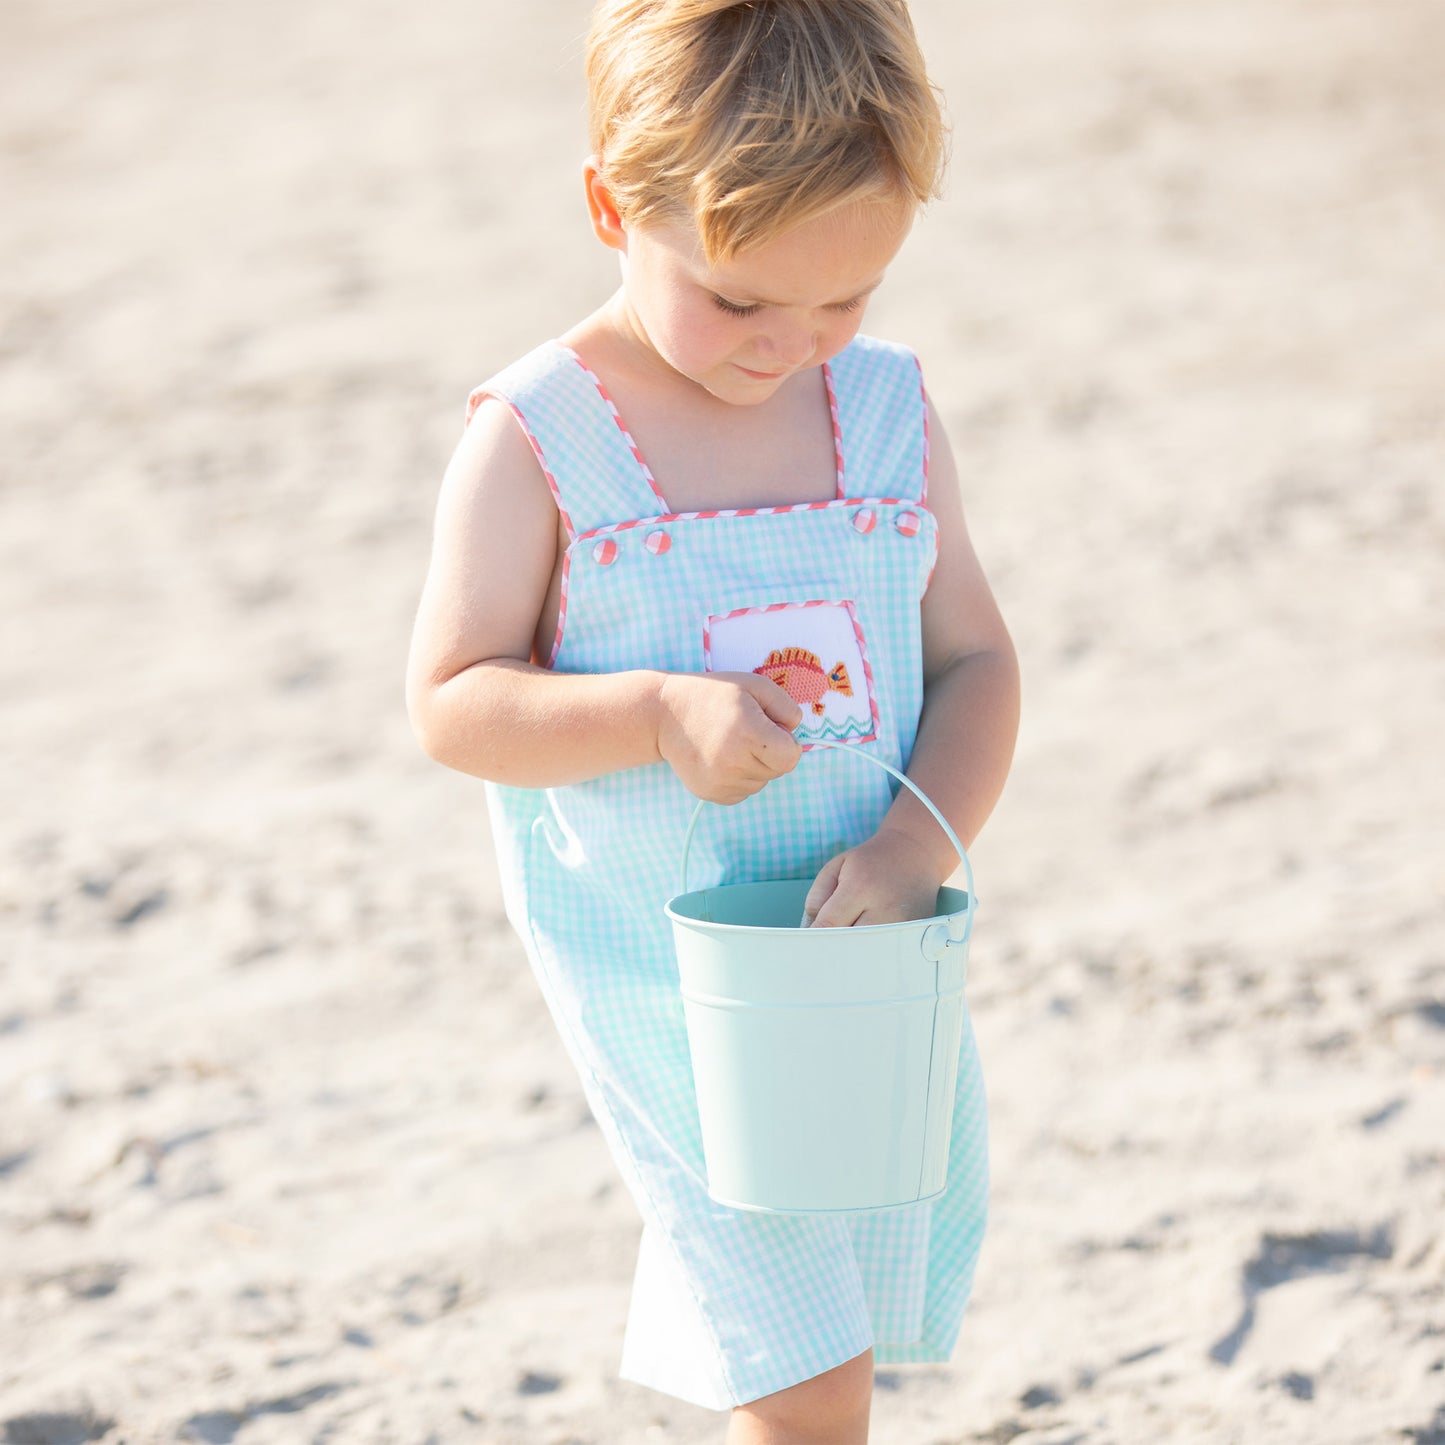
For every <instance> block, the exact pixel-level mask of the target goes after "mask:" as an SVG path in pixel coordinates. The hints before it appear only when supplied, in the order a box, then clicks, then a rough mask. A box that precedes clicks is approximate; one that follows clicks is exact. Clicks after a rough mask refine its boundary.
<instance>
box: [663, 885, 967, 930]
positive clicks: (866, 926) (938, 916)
mask: <svg viewBox="0 0 1445 1445" xmlns="http://www.w3.org/2000/svg"><path fill="white" fill-rule="evenodd" d="M811 881H812V880H811V879H808V878H769V879H765V880H762V882H761V883H716V884H714V885H713V886H712V887H710V888H691V889H689V890H688V891H687V892H686V893H677V894H674V895H673V896H672V897H671V898H669V899H668V900H667V902H666V903H665V904H664V905H663V912H664V913H666V914H667V916H668V918H670V919H671V920H672V921H673V922H674V923H681V924H684V925H692V926H693V927H699V928H710V929H716V930H718V931H719V932H726V933H786V934H790V935H791V934H795V933H811V932H813V930H812V929H810V928H802V927H800V926H799V925H797V924H767V923H714V922H712V921H710V920H708V919H702V918H693V917H692V916H691V915H689V914H686V913H679V912H677V910H676V909H674V907H673V904H674V903H680V902H681V901H682V900H683V899H684V898H697V897H700V896H702V895H703V894H707V893H717V892H719V891H721V890H722V889H725V888H756V887H760V886H766V885H767V884H769V883H810V882H811ZM950 886H951V885H949V884H947V883H945V884H943V885H941V887H940V892H941V891H942V889H943V888H948V887H950ZM952 891H953V892H955V893H961V894H963V896H964V899H965V900H966V901H965V903H964V906H963V907H962V908H956V909H955V910H954V911H953V912H952V913H931V914H929V915H928V917H927V918H905V919H902V920H901V921H899V922H897V923H854V924H850V925H849V927H848V928H847V930H846V931H847V932H848V933H882V932H883V931H884V930H885V929H891V928H918V927H923V926H927V925H929V924H933V923H947V922H948V921H949V919H951V918H969V917H971V916H972V915H973V913H974V912H975V911H976V910H977V908H978V899H977V898H975V897H974V895H973V893H972V892H971V891H970V890H969V889H967V888H954V889H953V890H952ZM834 931H835V930H833V929H830V928H826V927H825V928H820V929H818V930H817V932H819V933H831V932H834ZM838 931H842V930H838Z"/></svg>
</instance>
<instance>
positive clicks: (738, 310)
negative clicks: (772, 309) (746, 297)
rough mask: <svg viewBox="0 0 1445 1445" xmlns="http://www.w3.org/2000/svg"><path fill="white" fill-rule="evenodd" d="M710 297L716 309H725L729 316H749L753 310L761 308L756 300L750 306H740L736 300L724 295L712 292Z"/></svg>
mask: <svg viewBox="0 0 1445 1445" xmlns="http://www.w3.org/2000/svg"><path fill="white" fill-rule="evenodd" d="M712 299H713V304H714V305H715V306H716V307H717V308H718V310H720V311H726V312H727V314H728V315H729V316H751V315H752V314H753V312H754V311H760V310H762V306H761V305H760V303H758V302H756V301H754V302H753V303H752V305H750V306H740V305H739V304H738V303H737V302H736V301H729V300H728V299H727V298H726V297H725V296H718V295H716V294H714V296H713V298H712Z"/></svg>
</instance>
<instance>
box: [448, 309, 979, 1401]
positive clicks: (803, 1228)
mask: <svg viewBox="0 0 1445 1445" xmlns="http://www.w3.org/2000/svg"><path fill="white" fill-rule="evenodd" d="M827 380H828V383H829V391H830V397H831V398H832V400H833V403H834V406H835V410H836V420H837V435H838V441H839V493H838V496H837V498H835V499H834V500H833V501H830V502H826V503H819V504H813V505H805V506H800V507H784V508H777V509H762V510H752V511H746V512H720V513H710V512H704V513H692V514H678V513H675V512H672V511H671V510H670V509H669V507H668V505H667V502H666V500H665V496H666V490H667V487H666V478H661V479H655V478H653V476H652V475H651V473H650V472H649V471H648V469H647V464H646V462H645V460H644V459H643V457H642V455H641V453H640V452H639V450H638V448H637V446H636V444H635V442H634V441H633V439H632V437H631V436H630V435H629V434H628V433H627V431H626V427H625V423H624V421H623V419H622V418H621V417H619V416H618V415H617V411H616V408H615V407H614V406H613V405H612V403H611V401H610V399H609V398H608V397H607V396H606V394H605V392H604V391H603V389H602V387H601V385H600V383H599V382H598V380H597V378H596V377H595V376H593V375H592V374H591V373H590V372H589V371H588V370H587V369H586V368H585V367H584V366H583V364H582V363H581V361H580V360H579V359H578V358H577V356H576V355H575V354H574V353H573V352H571V351H570V350H568V349H567V348H566V347H565V346H563V345H561V344H560V343H558V342H549V343H547V344H545V345H543V346H541V347H539V348H538V349H537V350H536V351H534V352H532V353H531V354H530V355H528V356H526V357H524V358H522V360H521V361H519V362H517V363H516V364H515V365H514V366H512V367H509V368H508V369H507V370H506V371H504V372H502V373H501V374H500V375H499V376H497V377H495V378H494V379H493V380H491V381H490V382H488V383H486V384H485V385H484V386H482V387H479V388H477V390H476V391H475V392H474V393H473V394H472V397H471V399H470V406H469V411H468V415H469V416H470V415H471V413H472V412H473V411H475V409H476V407H477V406H478V405H479V404H480V403H481V401H482V400H483V399H485V398H486V397H489V396H490V397H495V398H497V399H499V400H501V401H503V402H505V403H506V404H507V405H508V406H509V407H510V408H511V409H512V411H513V413H514V414H515V415H516V417H517V418H518V420H519V422H520V423H521V424H522V426H523V427H524V428H525V430H526V431H527V434H528V436H529V438H530V439H531V442H532V445H533V448H534V450H535V452H536V454H537V457H538V459H539V461H540V462H541V464H542V466H543V469H544V471H545V472H546V474H547V477H548V483H549V485H550V486H551V487H552V489H553V493H554V496H555V497H556V499H557V502H558V506H559V508H561V510H562V513H563V517H564V519H565V521H566V523H567V526H568V531H569V533H570V536H571V542H570V544H569V546H568V549H567V556H566V577H565V606H564V613H563V617H562V620H561V623H560V625H559V629H558V638H557V644H556V648H555V651H554V656H553V659H552V665H553V667H554V668H555V669H556V670H557V671H560V672H579V673H580V672H586V673H596V672H609V671H620V670H624V669H628V668H635V667H648V668H658V669H662V670H667V671H696V672H700V671H703V670H704V669H705V666H706V660H705V656H704V631H705V626H706V623H707V619H708V618H709V617H718V616H724V615H727V614H731V613H734V612H737V611H739V610H740V609H745V608H746V609H751V608H759V609H761V608H769V607H775V606H776V605H777V604H780V603H786V604H800V603H805V602H809V601H813V600H816V599H820V598H827V599H847V600H848V601H850V602H851V603H852V604H853V607H854V609H855V613H856V618H857V624H858V627H859V629H860V631H861V633H862V636H863V639H864V640H865V642H866V646H867V649H868V656H869V659H870V661H871V666H872V671H873V674H874V677H873V681H874V686H875V688H876V696H877V701H878V712H879V717H878V737H877V740H876V741H874V742H866V743H858V744H854V746H861V747H866V748H868V749H869V750H871V751H873V752H874V753H876V755H877V756H878V757H880V758H881V759H882V760H883V761H885V762H887V763H890V764H892V765H893V766H894V767H898V768H906V766H907V761H908V755H909V753H910V751H911V749H912V745H913V740H914V735H915V731H916V727H917V721H918V716H919V711H920V708H921V706H922V657H921V641H920V624H919V602H920V599H921V598H922V596H923V592H924V589H925V588H926V586H927V582H928V578H929V577H930V575H931V574H932V570H933V563H934V560H935V556H936V549H937V533H936V526H935V523H934V520H933V518H932V516H931V514H930V513H929V512H928V510H927V508H926V488H927V445H928V442H927V427H926V420H925V416H926V403H925V398H924V394H923V387H922V382H921V379H920V375H919V370H918V366H917V362H916V361H915V359H914V357H913V355H912V353H910V352H908V351H907V350H905V349H903V348H901V347H897V346H894V345H891V344H888V343H884V342H880V341H876V340H872V339H869V338H863V337H860V338H858V339H857V340H855V341H854V342H853V343H852V345H851V346H849V347H848V348H847V349H846V350H845V351H844V352H842V353H841V354H840V355H839V356H837V357H836V358H834V360H833V362H832V364H831V366H830V367H829V369H828V373H827ZM659 534H660V535H661V537H664V538H665V539H666V540H665V541H661V540H649V539H657V538H658V537H659ZM604 544H611V545H604ZM847 752H848V749H846V748H841V749H819V750H816V751H810V752H808V753H807V754H806V755H805V756H804V758H803V760H802V762H801V763H800V765H799V766H798V768H797V769H796V770H795V771H793V772H792V773H790V774H788V775H787V776H785V777H782V778H779V779H777V780H775V781H774V782H772V783H770V784H769V785H768V786H767V787H766V788H765V789H764V790H763V791H762V792H761V793H759V794H758V795H757V796H755V797H753V798H750V799H748V800H747V801H746V802H744V803H741V804H739V805H737V806H736V807H733V808H727V809H722V808H718V809H711V810H709V812H708V814H707V815H706V816H705V817H704V819H703V822H702V826H700V827H699V829H698V832H697V835H696V837H695V838H694V842H693V846H692V851H691V855H690V859H689V879H688V886H689V887H692V888H701V887H707V886H711V885H714V884H717V883H721V882H729V883H741V882H749V881H754V880H761V879H769V878H801V877H808V876H811V875H812V874H813V873H814V872H815V871H816V870H817V869H818V868H819V867H821V865H822V864H823V863H824V862H826V861H827V859H828V858H829V857H831V856H832V855H833V854H834V853H836V852H838V851H839V850H841V849H842V848H845V847H850V846H853V845H855V844H857V843H858V842H861V841H862V840H863V839H864V838H866V837H867V836H868V835H869V834H870V833H871V832H872V831H873V829H874V828H875V827H876V826H877V824H878V822H879V821H880V819H881V818H882V816H883V814H884V812H885V811H886V810H887V808H888V806H889V804H890V803H891V801H892V796H893V790H892V785H891V783H890V780H889V779H888V778H887V776H886V775H885V774H884V773H883V772H882V771H881V770H880V769H877V768H872V767H865V766H860V764H859V762H858V761H857V760H855V759H853V758H851V757H849V756H847ZM487 796H488V802H489V806H490V811H491V815H492V821H493V830H494V833H495V835H496V842H497V855H498V860H499V864H500V867H501V872H502V882H503V890H504V896H505V899H506V903H507V911H508V916H509V917H510V919H511V921H512V923H513V925H514V926H515V927H516V929H517V931H518V933H519V934H520V936H521V937H522V939H523V941H524V943H525V944H526V947H527V951H528V955H529V957H530V959H531V962H532V965H533V967H534V969H535V972H536V975H537V978H538V981H539V984H540V986H541V989H542V992H543V995H544V997H545V999H546V1002H547V1005H548V1007H549V1009H550V1010H551V1013H552V1015H553V1018H554V1020H555V1021H556V1024H557V1027H558V1029H559V1031H560V1033H561V1036H562V1039H563V1041H564V1043H565V1045H566V1047H567V1049H568V1052H569V1054H570V1056H571V1058H572V1060H573V1062H574V1064H575V1065H576V1067H577V1070H578V1073H579V1076H580V1078H581V1081H582V1084H583V1087H584V1089H585V1091H586V1094H587V1098H588V1102H589V1104H590V1105H591V1108H592V1110H593V1112H594V1113H595V1115H596V1117H597V1120H598V1123H599V1125H600V1126H601V1128H602V1130H603V1133H604V1137H605V1138H606V1140H607V1143H608V1145H609V1147H610V1149H611V1151H612V1154H613V1156H614V1158H615V1160H616V1162H617V1166H618V1168H619V1170H620V1172H621V1174H622V1176H623V1178H624V1180H625V1182H626V1184H627V1186H628V1188H629V1189H630V1191H631V1193H632V1195H633V1197H634V1199H635V1200H636V1202H637V1206H638V1208H639V1210H640V1212H641V1214H642V1219H643V1226H644V1227H643V1237H642V1247H641V1251H640V1254H639V1258H638V1268H637V1277H636V1282H635V1287H634V1292H633V1300H632V1308H631V1312H630V1314H629V1318H628V1324H627V1334H626V1339H625V1342H624V1347H623V1359H622V1368H621V1373H622V1374H623V1376H624V1377H625V1378H628V1379H632V1380H636V1381H639V1382H641V1383H643V1384H646V1385H649V1386H651V1387H653V1388H655V1389H658V1390H661V1391H664V1392H666V1393H668V1394H672V1395H675V1396H678V1397H679V1398H682V1399H685V1400H690V1401H692V1402H694V1403H696V1404H699V1405H703V1406H705V1407H708V1408H711V1409H717V1410H723V1409H727V1408H729V1407H730V1406H733V1405H738V1404H743V1403H746V1402H747V1401H749V1400H754V1399H757V1398H759V1397H760V1396H763V1395H767V1394H771V1393H773V1392H774V1391H777V1390H781V1389H784V1388H785V1387H787V1386H789V1385H793V1384H796V1383H798V1382H799V1381H801V1380H805V1379H810V1378H812V1377H813V1376H814V1375H817V1374H820V1373H822V1372H823V1371H825V1370H828V1369H831V1368H832V1367H833V1366H835V1365H838V1364H841V1363H842V1362H843V1361H845V1360H848V1359H851V1358H852V1357H853V1356H854V1355H857V1354H859V1353H861V1352H862V1351H863V1350H865V1349H867V1348H868V1347H869V1346H870V1345H871V1346H873V1347H874V1348H875V1351H876V1358H877V1359H878V1361H879V1362H880V1363H889V1362H899V1361H925V1360H946V1359H948V1357H949V1355H950V1353H951V1351H952V1348H953V1344H954V1341H955V1339H956V1337H957V1334H958V1329H959V1324H960V1321H961V1319H962V1316H963V1312H964V1307H965V1305H966V1303H967V1299H968V1293H969V1289H970V1286H971V1283H972V1277H973V1270H974V1265H975V1262H976V1260H977V1257H978V1252H979V1247H980V1244H981V1241H982V1236H983V1229H984V1218H985V1211H986V1199H987V1141H986V1118H985V1101H984V1093H983V1083H982V1078H981V1075H980V1072H979V1068H978V1060H977V1056H976V1053H975V1050H974V1044H973V1037H972V1033H971V1031H970V1030H969V1029H967V1028H965V1031H964V1041H963V1046H962V1056H961V1058H960V1061H959V1071H958V1091H957V1095H956V1102H955V1112H954V1121H953V1136H952V1145H951V1149H950V1157H949V1174H948V1185H947V1189H946V1191H945V1193H944V1194H943V1196H941V1197H940V1198H937V1199H934V1200H932V1201H929V1202H927V1203H924V1204H919V1205H914V1206H911V1207H909V1208H905V1209H900V1210H893V1211H887V1212H884V1213H879V1214H869V1215H854V1216H827V1215H819V1216H809V1217H798V1216H781V1215H766V1214H758V1213H752V1212H747V1211H742V1210H737V1209H732V1208H729V1207H727V1206H724V1205H720V1204H717V1203H714V1202H713V1201H712V1200H711V1199H710V1198H709V1197H708V1194H707V1189H706V1175H705V1171H704V1165H703V1153H702V1140H701V1135H700V1132H699V1127H698V1118H697V1108H696V1102H695V1098H694V1093H693V1082H692V1069H691V1063H690V1060H689V1055H688V1045H687V1036H686V1032H685V1028H684V1022H683V1008H682V998H681V994H680V992H679V986H678V974H677V963H676V957H675V954H674V951H673V944H672V937H671V931H670V925H669V923H668V920H667V918H666V917H665V915H664V913H663V905H664V904H665V902H666V901H667V899H668V898H670V897H672V896H673V895H675V894H677V893H679V892H681V891H683V885H682V880H681V879H680V877H679V872H678V870H679V865H680V860H681V854H682V840H683V837H684V834H685V833H686V830H687V825H688V821H689V819H690V817H691V814H692V812H693V809H694V807H695V806H696V800H695V799H694V798H693V797H692V796H691V795H690V794H689V793H688V792H687V791H686V790H685V789H684V788H683V786H682V784H681V783H680V782H679V781H678V779H677V777H676V775H675V774H674V773H673V772H672V770H671V769H670V768H668V767H667V766H666V765H665V764H658V765H655V766H651V767H643V768H636V769H632V770H629V771H626V772H622V773H614V774H611V775H609V776H606V777H601V778H597V779H595V780H593V781H590V782H587V783H582V784H579V785H576V786H572V787H564V788H551V789H547V790H545V791H534V790H524V789H515V788H506V787H501V786H497V785H494V784H489V785H488V787H487Z"/></svg>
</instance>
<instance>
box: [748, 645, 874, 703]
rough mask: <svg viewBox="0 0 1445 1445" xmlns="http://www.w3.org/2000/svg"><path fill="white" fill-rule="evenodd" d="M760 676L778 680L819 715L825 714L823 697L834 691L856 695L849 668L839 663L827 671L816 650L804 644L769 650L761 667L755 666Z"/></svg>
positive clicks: (791, 696) (786, 689)
mask: <svg viewBox="0 0 1445 1445" xmlns="http://www.w3.org/2000/svg"><path fill="white" fill-rule="evenodd" d="M753 671H754V672H755V673H757V674H758V676H760V677H766V678H767V679H768V680H769V681H770V682H775V683H777V685H778V686H779V687H780V688H782V689H783V691H784V692H785V693H787V694H788V696H789V697H790V698H792V699H793V701H794V702H795V703H797V704H798V706H799V707H811V708H812V709H813V712H814V714H815V715H816V716H818V717H822V715H823V699H824V698H825V697H827V695H828V694H829V693H830V692H836V693H839V694H841V695H842V696H843V697H852V696H853V685H852V684H851V683H850V682H849V681H848V669H847V668H846V667H845V666H844V665H843V664H842V663H841V662H839V663H836V664H835V665H834V667H833V670H832V671H831V672H824V671H823V663H822V659H821V658H819V656H818V654H817V653H816V652H809V651H807V649H806V648H802V647H778V648H774V650H773V651H772V652H770V653H769V654H768V657H767V661H766V662H764V663H763V665H762V666H761V667H755V668H753Z"/></svg>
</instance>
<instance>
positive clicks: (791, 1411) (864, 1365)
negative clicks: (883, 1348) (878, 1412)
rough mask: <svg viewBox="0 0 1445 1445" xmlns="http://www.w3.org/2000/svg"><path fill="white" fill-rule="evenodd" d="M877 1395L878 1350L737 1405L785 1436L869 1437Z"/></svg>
mask: <svg viewBox="0 0 1445 1445" xmlns="http://www.w3.org/2000/svg"><path fill="white" fill-rule="evenodd" d="M872 1401H873V1351H872V1350H865V1351H864V1352H863V1353H862V1354H861V1355H855V1356H854V1357H853V1358H852V1359H851V1360H845V1361H844V1362H843V1363H842V1364H841V1365H838V1366H836V1367H835V1368H833V1369H831V1370H825V1371H824V1372H823V1373H822V1374H821V1375H814V1376H813V1378H812V1379H811V1380H802V1381H800V1382H799V1383H798V1384H796V1385H790V1386H789V1387H788V1388H787V1389H786V1390H779V1391H778V1392H777V1393H776V1394H773V1395H764V1396H763V1397H762V1399H760V1400H753V1401H752V1402H750V1403H749V1404H747V1405H741V1406H739V1407H738V1409H739V1411H742V1412H747V1413H750V1414H751V1415H753V1416H754V1417H755V1418H756V1419H757V1421H758V1422H759V1423H760V1424H766V1425H767V1426H769V1427H770V1428H771V1429H772V1430H773V1431H776V1432H778V1433H779V1435H780V1436H781V1438H782V1439H785V1440H793V1439H797V1440H799V1441H812V1440H818V1441H828V1442H829V1445H833V1442H838V1445H843V1442H852V1441H854V1440H856V1441H859V1442H860V1445H861V1442H862V1441H865V1440H866V1439H867V1431H868V1412H869V1407H870V1405H871V1404H872Z"/></svg>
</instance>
